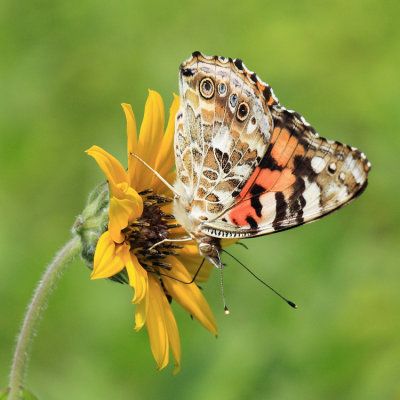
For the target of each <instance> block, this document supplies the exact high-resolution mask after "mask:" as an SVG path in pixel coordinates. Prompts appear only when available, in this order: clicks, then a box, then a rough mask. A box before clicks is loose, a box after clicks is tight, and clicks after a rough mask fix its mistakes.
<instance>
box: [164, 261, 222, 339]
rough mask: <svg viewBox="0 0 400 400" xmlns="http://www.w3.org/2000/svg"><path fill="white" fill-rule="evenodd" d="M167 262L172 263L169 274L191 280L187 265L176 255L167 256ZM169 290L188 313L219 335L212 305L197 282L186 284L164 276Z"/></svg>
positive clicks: (184, 280) (185, 280) (180, 278)
mask: <svg viewBox="0 0 400 400" xmlns="http://www.w3.org/2000/svg"><path fill="white" fill-rule="evenodd" d="M166 262H167V263H169V264H170V265H172V269H171V270H170V271H168V275H171V276H172V277H174V278H176V279H179V280H181V281H183V282H189V281H190V280H191V276H190V275H189V273H188V272H187V271H186V269H185V267H184V266H183V265H182V264H181V263H180V261H179V260H178V259H177V258H176V257H172V256H170V257H167V258H166ZM163 282H164V285H165V288H166V289H167V292H168V293H169V294H170V295H171V296H172V297H173V298H174V300H176V301H177V302H178V303H179V304H180V305H181V306H182V307H183V308H184V309H185V310H186V311H187V312H188V313H190V314H191V315H193V316H194V317H195V318H196V319H197V320H198V321H199V322H200V323H201V324H202V325H203V326H204V327H205V328H206V329H207V330H209V331H210V332H211V333H214V335H218V330H217V324H216V322H215V320H214V316H213V314H212V312H211V309H210V306H209V305H208V303H207V301H206V299H205V298H204V297H203V295H202V294H201V292H200V289H199V288H198V287H197V286H196V284H195V283H191V284H190V285H186V284H184V283H181V282H178V281H176V280H174V279H170V278H168V277H163Z"/></svg>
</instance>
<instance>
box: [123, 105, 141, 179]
mask: <svg viewBox="0 0 400 400" xmlns="http://www.w3.org/2000/svg"><path fill="white" fill-rule="evenodd" d="M122 108H123V109H124V112H125V117H126V133H127V136H128V149H127V150H128V174H129V182H130V184H131V186H132V187H136V186H137V185H136V184H137V180H136V179H135V175H134V171H135V168H136V165H137V164H136V162H137V160H136V159H135V158H134V157H133V156H132V155H131V153H134V154H136V153H137V151H138V148H137V144H138V139H137V130H136V119H135V115H134V114H133V110H132V107H131V105H130V104H126V103H122ZM129 171H130V172H129Z"/></svg>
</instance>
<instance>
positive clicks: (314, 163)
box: [311, 156, 326, 174]
mask: <svg viewBox="0 0 400 400" xmlns="http://www.w3.org/2000/svg"><path fill="white" fill-rule="evenodd" d="M325 165H326V161H325V160H324V159H323V158H321V157H317V156H315V157H313V158H312V159H311V168H312V169H313V170H314V172H315V173H316V174H319V173H320V172H321V171H322V170H323V169H324V168H325Z"/></svg>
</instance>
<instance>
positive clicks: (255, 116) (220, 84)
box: [175, 52, 370, 238]
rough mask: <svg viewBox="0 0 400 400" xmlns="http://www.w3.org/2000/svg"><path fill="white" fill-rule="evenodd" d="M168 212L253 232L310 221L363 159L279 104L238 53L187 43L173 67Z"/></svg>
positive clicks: (360, 176)
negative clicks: (175, 100)
mask: <svg viewBox="0 0 400 400" xmlns="http://www.w3.org/2000/svg"><path fill="white" fill-rule="evenodd" d="M180 95H181V107H180V109H179V111H178V113H177V117H176V129H175V160H176V168H177V180H176V182H175V188H176V190H177V192H178V193H179V194H180V198H179V207H176V209H175V212H176V214H180V215H182V214H183V215H182V217H181V218H179V220H180V222H181V223H182V225H183V226H184V227H185V229H186V230H188V231H189V232H191V231H193V229H197V228H195V226H196V224H198V223H197V222H195V223H193V221H201V228H200V230H201V232H203V233H204V234H206V235H208V236H213V237H228V238H237V237H251V236H258V235H264V234H268V233H273V232H276V231H280V230H284V229H288V228H291V227H294V226H297V225H301V224H304V223H307V222H311V221H313V220H316V219H318V218H321V217H322V216H323V215H326V214H328V213H330V212H332V211H334V210H335V209H338V208H340V207H342V206H343V205H345V204H347V203H349V202H350V201H351V200H352V199H354V198H355V197H356V196H357V195H358V194H360V193H361V192H362V190H363V189H364V188H365V186H366V184H367V173H368V171H369V169H370V163H369V162H368V160H367V159H366V157H365V155H364V154H363V153H361V152H360V151H359V150H357V149H355V148H351V147H349V146H346V145H343V144H341V143H338V142H333V141H329V140H326V139H323V138H321V137H319V135H318V134H317V133H316V131H315V129H313V128H312V126H311V125H309V124H308V123H307V122H306V121H305V120H304V118H303V117H302V116H301V115H300V114H298V113H296V112H294V111H288V110H286V109H285V108H283V107H281V106H280V104H279V101H278V99H277V98H276V97H275V95H274V93H273V91H272V89H271V88H270V86H269V85H268V84H266V83H264V82H262V81H261V80H260V79H259V78H258V77H257V75H256V74H255V73H253V72H251V71H249V70H248V69H247V68H246V67H245V66H244V64H243V63H242V61H241V60H239V59H235V60H231V59H225V58H222V57H207V56H204V55H202V54H201V53H198V52H197V53H193V55H192V57H191V58H190V59H189V60H187V61H186V62H184V63H183V64H182V65H181V68H180Z"/></svg>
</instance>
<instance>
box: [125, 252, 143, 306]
mask: <svg viewBox="0 0 400 400" xmlns="http://www.w3.org/2000/svg"><path fill="white" fill-rule="evenodd" d="M122 258H123V260H124V263H125V267H126V270H127V272H128V277H129V284H130V285H131V286H132V287H133V289H134V290H135V296H134V297H133V300H132V303H134V304H136V303H140V302H141V301H142V300H143V299H144V297H145V296H146V294H147V290H148V286H149V285H148V279H147V272H146V271H145V270H144V268H143V267H142V266H141V265H140V264H139V261H138V259H137V258H136V256H135V255H134V254H133V253H130V252H129V250H128V251H127V252H125V253H124V254H123V256H122Z"/></svg>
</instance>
